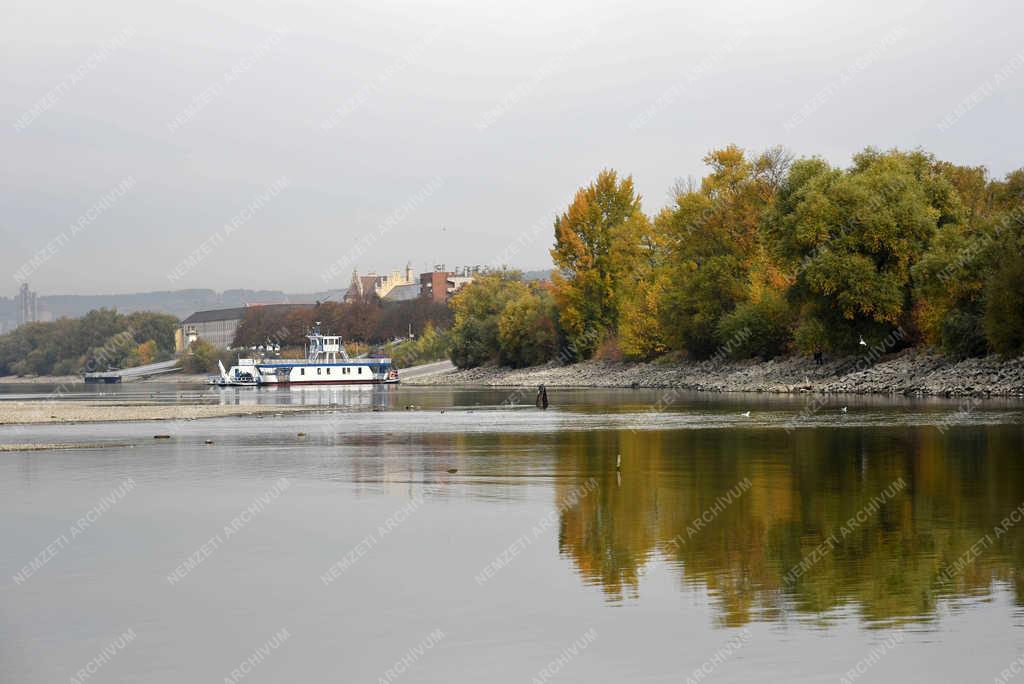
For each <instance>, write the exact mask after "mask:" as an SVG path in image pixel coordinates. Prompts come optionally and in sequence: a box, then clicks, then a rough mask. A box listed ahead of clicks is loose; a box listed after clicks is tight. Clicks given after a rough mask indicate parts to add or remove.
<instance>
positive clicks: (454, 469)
mask: <svg viewBox="0 0 1024 684" xmlns="http://www.w3.org/2000/svg"><path fill="white" fill-rule="evenodd" d="M448 472H449V473H451V474H452V475H454V474H455V473H457V472H459V469H458V468H449V469H448Z"/></svg>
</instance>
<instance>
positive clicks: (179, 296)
mask: <svg viewBox="0 0 1024 684" xmlns="http://www.w3.org/2000/svg"><path fill="white" fill-rule="evenodd" d="M344 294H345V290H331V291H325V292H309V293H286V292H282V291H281V290H225V291H224V292H217V291H215V290H206V289H191V290H168V291H161V292H137V293H132V294H112V295H42V296H40V297H39V309H40V311H41V312H49V313H50V314H51V315H52V316H53V318H60V317H61V316H67V317H69V318H77V317H79V316H82V315H84V314H86V313H88V312H89V311H92V310H93V309H99V308H104V307H105V308H108V309H117V310H118V311H120V312H121V313H126V314H127V313H132V312H135V311H156V312H159V313H166V314H171V315H172V316H176V317H178V318H179V319H180V318H186V317H187V316H189V315H190V314H192V313H195V312H196V311H203V310H205V309H227V308H231V307H236V306H245V305H247V304H286V303H289V302H312V301H316V300H320V301H325V300H328V299H335V300H340V299H341V297H342V296H344ZM16 318H17V314H16V309H15V300H14V298H13V297H0V321H2V320H8V321H11V322H13V321H14V320H15V319H16Z"/></svg>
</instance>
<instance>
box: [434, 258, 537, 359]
mask: <svg viewBox="0 0 1024 684" xmlns="http://www.w3.org/2000/svg"><path fill="white" fill-rule="evenodd" d="M519 278H520V274H519V273H518V272H515V271H502V272H499V273H490V274H486V275H482V276H479V277H478V278H476V279H475V280H473V282H472V283H470V284H469V285H466V286H465V287H463V288H462V289H461V290H459V291H458V292H457V293H456V294H455V295H454V296H453V297H452V299H451V307H452V310H453V312H454V314H455V325H454V326H453V328H452V352H451V359H452V363H454V364H455V365H456V366H458V367H459V368H471V367H473V366H479V365H482V364H484V363H489V362H492V361H498V360H499V356H500V349H501V342H500V339H499V328H498V319H499V316H500V315H501V314H502V312H503V311H504V310H505V307H506V306H507V305H508V304H509V303H510V302H513V301H518V300H521V299H523V298H525V297H526V296H527V295H528V294H529V293H530V288H529V286H528V285H526V283H524V282H522V281H521V280H520V279H519Z"/></svg>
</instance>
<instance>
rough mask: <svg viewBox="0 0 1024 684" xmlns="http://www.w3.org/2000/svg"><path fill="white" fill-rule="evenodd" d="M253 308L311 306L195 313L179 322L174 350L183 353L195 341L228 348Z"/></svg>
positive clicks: (239, 307)
mask: <svg viewBox="0 0 1024 684" xmlns="http://www.w3.org/2000/svg"><path fill="white" fill-rule="evenodd" d="M254 306H260V307H266V308H267V309H281V308H284V309H305V308H308V307H310V306H312V304H251V305H249V306H236V307H234V308H231V309H212V310H210V311H196V312H195V313H194V314H192V315H191V316H189V317H188V318H186V319H185V320H183V321H182V322H181V328H180V329H179V332H178V335H177V336H176V339H175V344H174V346H175V348H176V350H177V351H179V352H183V351H185V350H187V349H188V347H189V345H190V344H192V343H193V342H195V341H196V340H205V341H206V342H209V343H210V344H212V345H213V346H215V347H218V348H220V349H227V348H229V347H230V346H231V345H232V343H233V342H234V341H235V333H236V332H237V331H238V326H239V325H241V324H242V319H244V318H245V313H246V311H248V310H249V309H250V308H252V307H254Z"/></svg>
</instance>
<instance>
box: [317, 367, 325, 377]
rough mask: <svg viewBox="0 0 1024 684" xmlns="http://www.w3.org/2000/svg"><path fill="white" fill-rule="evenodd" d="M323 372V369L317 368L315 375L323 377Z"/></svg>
mask: <svg viewBox="0 0 1024 684" xmlns="http://www.w3.org/2000/svg"><path fill="white" fill-rule="evenodd" d="M323 372H324V369H323V368H320V367H319V366H317V369H316V374H317V375H323Z"/></svg>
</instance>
